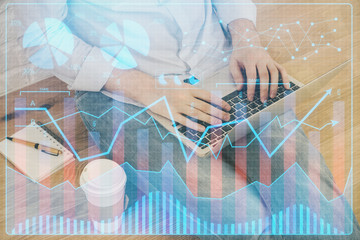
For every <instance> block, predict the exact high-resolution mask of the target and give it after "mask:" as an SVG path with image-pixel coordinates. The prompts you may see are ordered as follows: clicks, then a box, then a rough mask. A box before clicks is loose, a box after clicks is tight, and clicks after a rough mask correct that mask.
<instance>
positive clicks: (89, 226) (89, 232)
mask: <svg viewBox="0 0 360 240" xmlns="http://www.w3.org/2000/svg"><path fill="white" fill-rule="evenodd" d="M86 228H87V234H91V224H90V221H87V225H86Z"/></svg>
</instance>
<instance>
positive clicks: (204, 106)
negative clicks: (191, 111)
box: [193, 99, 230, 121]
mask: <svg viewBox="0 0 360 240" xmlns="http://www.w3.org/2000/svg"><path fill="white" fill-rule="evenodd" d="M193 106H194V107H195V108H196V109H199V110H200V111H202V112H204V113H207V114H209V115H211V116H214V117H217V118H218V119H222V120H224V121H229V120H230V114H229V113H227V112H224V111H222V110H220V109H218V108H216V107H214V106H212V105H211V104H209V103H207V102H204V101H201V100H198V99H195V100H194V104H193Z"/></svg>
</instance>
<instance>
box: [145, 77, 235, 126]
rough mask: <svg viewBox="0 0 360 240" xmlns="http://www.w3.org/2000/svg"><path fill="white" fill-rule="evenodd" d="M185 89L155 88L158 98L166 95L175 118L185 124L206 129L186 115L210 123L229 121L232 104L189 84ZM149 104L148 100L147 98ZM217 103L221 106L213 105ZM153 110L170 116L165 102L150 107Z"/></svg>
mask: <svg viewBox="0 0 360 240" xmlns="http://www.w3.org/2000/svg"><path fill="white" fill-rule="evenodd" d="M184 85H187V86H186V87H185V89H181V90H179V89H175V90H172V89H170V90H169V89H166V90H165V91H161V90H155V91H154V95H156V96H157V98H161V97H163V96H165V97H166V99H167V102H168V103H169V106H170V110H171V113H172V116H173V118H174V120H175V121H176V122H178V123H180V124H182V125H184V126H187V127H189V128H192V129H194V130H197V131H201V132H203V131H205V127H204V126H203V125H201V124H199V123H196V122H194V121H191V120H190V119H188V118H187V117H186V116H190V117H192V118H195V119H198V120H201V121H203V122H206V123H208V124H210V125H217V124H221V123H222V121H229V120H230V115H229V113H228V112H227V111H229V110H230V109H231V107H230V105H229V104H228V103H227V102H225V101H224V100H222V99H221V98H219V97H217V96H215V95H213V94H211V93H210V92H208V91H205V90H202V89H197V88H194V87H193V86H191V85H189V84H184ZM145 102H147V103H148V104H149V101H148V100H145ZM150 102H151V101H150ZM210 103H212V104H213V105H216V106H218V107H220V109H219V108H217V107H215V106H213V105H212V104H210ZM150 110H151V111H152V112H154V113H157V114H159V115H161V116H164V117H167V118H169V112H168V110H167V108H165V107H164V105H163V104H158V105H155V106H154V107H151V109H150Z"/></svg>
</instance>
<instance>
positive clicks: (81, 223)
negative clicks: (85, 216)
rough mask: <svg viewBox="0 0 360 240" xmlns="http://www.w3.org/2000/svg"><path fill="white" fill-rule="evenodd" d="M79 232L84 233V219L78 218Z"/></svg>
mask: <svg viewBox="0 0 360 240" xmlns="http://www.w3.org/2000/svg"><path fill="white" fill-rule="evenodd" d="M80 234H84V221H82V220H80Z"/></svg>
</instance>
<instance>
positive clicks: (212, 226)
mask: <svg viewBox="0 0 360 240" xmlns="http://www.w3.org/2000/svg"><path fill="white" fill-rule="evenodd" d="M210 231H211V234H214V233H215V226H214V223H210Z"/></svg>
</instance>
